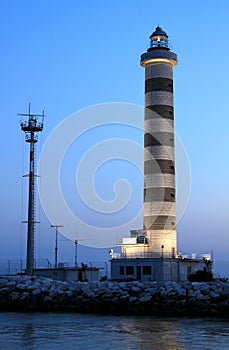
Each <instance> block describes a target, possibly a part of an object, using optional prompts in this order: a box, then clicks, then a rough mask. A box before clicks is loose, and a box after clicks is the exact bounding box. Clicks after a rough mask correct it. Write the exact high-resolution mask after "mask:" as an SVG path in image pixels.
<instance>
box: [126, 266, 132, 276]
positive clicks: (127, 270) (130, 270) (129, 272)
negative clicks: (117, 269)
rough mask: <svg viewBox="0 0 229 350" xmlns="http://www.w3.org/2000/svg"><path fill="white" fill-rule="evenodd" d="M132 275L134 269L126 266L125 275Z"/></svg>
mask: <svg viewBox="0 0 229 350" xmlns="http://www.w3.org/2000/svg"><path fill="white" fill-rule="evenodd" d="M133 274H134V267H133V266H126V275H133Z"/></svg>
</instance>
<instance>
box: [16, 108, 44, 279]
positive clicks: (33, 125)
mask: <svg viewBox="0 0 229 350" xmlns="http://www.w3.org/2000/svg"><path fill="white" fill-rule="evenodd" d="M18 115H19V116H21V117H25V118H23V120H21V124H20V125H21V130H22V131H24V132H25V141H26V142H28V143H29V144H30V153H29V174H28V175H27V176H28V177H29V198H28V221H24V222H26V223H27V225H28V229H27V255H26V274H27V275H33V270H34V241H35V225H36V224H37V223H38V222H37V221H36V207H35V177H37V175H36V174H35V164H36V160H35V144H36V142H37V141H38V136H37V133H38V132H41V131H42V130H43V125H44V117H45V115H44V111H43V113H42V114H31V103H29V106H28V113H19V114H18Z"/></svg>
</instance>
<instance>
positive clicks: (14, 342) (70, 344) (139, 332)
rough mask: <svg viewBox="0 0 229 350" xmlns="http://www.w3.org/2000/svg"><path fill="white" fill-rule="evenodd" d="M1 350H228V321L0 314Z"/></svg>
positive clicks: (72, 314)
mask: <svg viewBox="0 0 229 350" xmlns="http://www.w3.org/2000/svg"><path fill="white" fill-rule="evenodd" d="M0 349H1V350H12V349H14V350H21V349H29V350H40V349H48V350H63V349H66V350H72V349H77V350H78V349H79V350H80V349H84V350H90V349H94V350H96V349H101V350H103V349H108V350H110V349H112V350H121V349H124V350H139V349H143V350H144V349H145V350H151V349H155V350H160V349H161V350H165V349H166V350H186V349H187V350H190V349H201V350H203V349H209V350H211V349H220V350H228V349H229V322H228V320H226V319H214V318H172V317H169V318H168V317H166V318H165V317H150V316H111V315H109V316H101V315H88V314H76V313H13V312H12V313H7V312H2V313H0Z"/></svg>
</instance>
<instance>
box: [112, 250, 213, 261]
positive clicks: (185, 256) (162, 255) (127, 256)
mask: <svg viewBox="0 0 229 350" xmlns="http://www.w3.org/2000/svg"><path fill="white" fill-rule="evenodd" d="M141 258H148V259H158V258H161V259H168V258H177V259H178V258H179V259H191V260H203V259H206V260H211V254H208V253H206V254H205V253H201V254H198V253H190V254H181V253H180V254H178V255H174V254H172V253H170V252H141V253H129V254H125V253H113V254H112V259H141Z"/></svg>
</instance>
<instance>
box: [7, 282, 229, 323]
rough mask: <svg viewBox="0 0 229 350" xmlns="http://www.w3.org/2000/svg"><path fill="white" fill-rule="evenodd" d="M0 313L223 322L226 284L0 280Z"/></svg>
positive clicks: (228, 306)
mask: <svg viewBox="0 0 229 350" xmlns="http://www.w3.org/2000/svg"><path fill="white" fill-rule="evenodd" d="M0 310H2V311H3V310H8V311H71V312H84V313H85V312H86V313H100V314H104V313H115V314H123V313H126V314H148V315H149V314H150V315H173V316H179V315H180V316H189V315H190V316H215V317H229V283H222V282H209V283H206V282H203V283H197V282H182V283H176V282H164V283H163V282H147V283H144V284H143V283H141V282H61V281H54V280H52V279H48V278H37V277H29V276H2V277H0Z"/></svg>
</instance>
